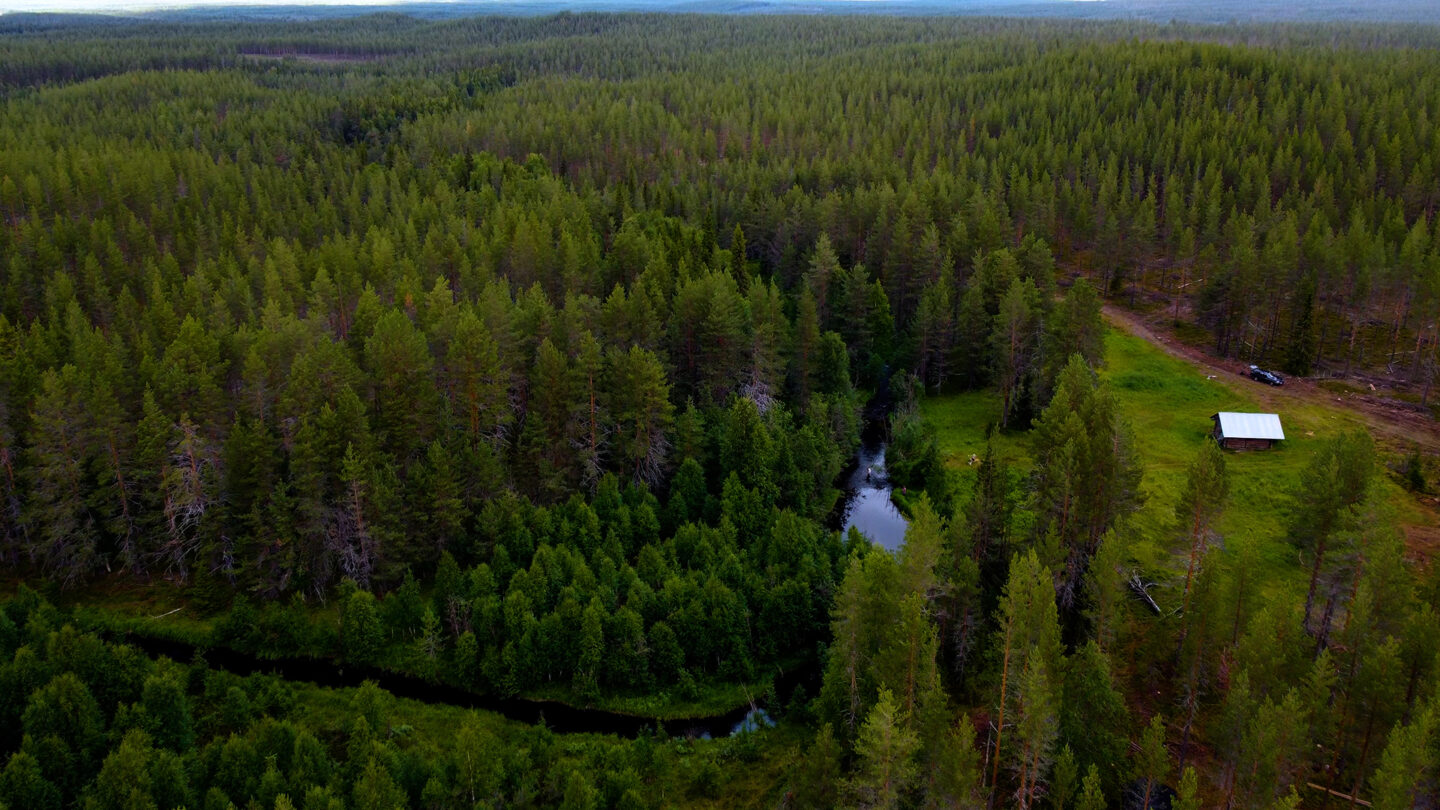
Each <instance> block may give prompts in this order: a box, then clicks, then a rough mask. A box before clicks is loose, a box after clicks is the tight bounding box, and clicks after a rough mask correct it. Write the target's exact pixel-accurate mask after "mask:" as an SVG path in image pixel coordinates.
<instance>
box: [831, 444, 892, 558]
mask: <svg viewBox="0 0 1440 810" xmlns="http://www.w3.org/2000/svg"><path fill="white" fill-rule="evenodd" d="M893 489H894V487H892V486H891V485H890V479H889V477H888V476H887V475H886V474H885V442H883V441H880V440H879V439H878V438H876V439H873V440H867V441H866V442H865V443H864V444H862V445H861V447H860V451H859V452H858V453H857V454H856V456H855V469H854V470H853V471H851V473H850V476H849V478H848V479H846V481H845V500H844V501H842V503H841V506H840V518H841V519H840V521H837V522H838V523H840V529H841V530H842V531H846V532H848V531H850V529H851V527H854V528H856V529H859V530H860V533H861V534H863V535H865V536H866V537H868V538H870V541H871V542H872V543H875V544H876V545H879V546H882V547H884V548H885V549H887V550H889V551H898V550H899V549H900V546H901V545H903V544H904V543H905V529H906V527H908V526H909V525H910V521H908V520H906V519H905V516H904V515H902V514H900V510H899V509H897V508H896V507H895V503H894V502H893V501H891V500H890V492H891V490H893Z"/></svg>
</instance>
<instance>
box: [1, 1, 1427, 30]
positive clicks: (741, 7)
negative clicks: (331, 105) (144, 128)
mask: <svg viewBox="0 0 1440 810" xmlns="http://www.w3.org/2000/svg"><path fill="white" fill-rule="evenodd" d="M309 9H313V11H307V10H309ZM347 9H354V13H355V15H358V14H371V13H376V12H378V11H387V10H388V11H395V12H399V13H409V14H413V15H414V16H416V17H422V18H431V19H444V18H454V17H461V16H472V15H483V14H500V15H507V16H513V15H520V16H534V15H544V14H555V13H560V12H565V11H585V12H602V11H608V12H646V11H648V12H686V13H712V14H738V15H753V14H831V13H833V14H855V13H859V14H888V13H893V14H897V15H916V14H922V15H941V16H949V15H977V14H980V15H996V16H1014V17H1050V18H1074V19H1091V20H1102V19H1130V20H1147V21H1150V22H1156V23H1168V22H1189V23H1208V24H1224V23H1268V22H1300V23H1324V22H1359V23H1404V24H1431V25H1434V24H1440V3H1437V2H1434V0H1374V1H1373V2H1368V3H1354V2H1350V0H1308V1H1307V2H1300V3H1297V2H1294V1H1293V0H300V1H298V2H297V0H0V18H3V17H4V16H6V15H7V14H12V13H18V14H27V13H39V14H66V13H71V14H77V15H113V16H117V17H144V18H148V19H158V20H166V19H171V20H173V19H188V20H211V19H224V18H227V17H230V16H234V17H235V18H251V19H261V20H264V19H270V20H286V19H312V18H314V19H319V18H338V17H345V16H354V15H351V14H347ZM227 10H233V15H232V14H230V13H228V12H227Z"/></svg>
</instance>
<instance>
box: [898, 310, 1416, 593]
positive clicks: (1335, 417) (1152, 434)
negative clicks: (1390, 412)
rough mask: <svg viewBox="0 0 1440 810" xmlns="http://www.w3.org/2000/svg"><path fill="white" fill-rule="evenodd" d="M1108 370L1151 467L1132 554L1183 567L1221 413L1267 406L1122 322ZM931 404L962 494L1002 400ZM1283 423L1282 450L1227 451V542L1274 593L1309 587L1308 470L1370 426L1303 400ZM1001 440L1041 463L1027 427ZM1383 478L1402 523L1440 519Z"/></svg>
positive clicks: (1019, 455) (925, 408) (984, 395)
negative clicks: (1252, 554)
mask: <svg viewBox="0 0 1440 810" xmlns="http://www.w3.org/2000/svg"><path fill="white" fill-rule="evenodd" d="M1100 373H1101V376H1102V377H1103V378H1104V379H1105V380H1106V381H1108V382H1109V384H1110V386H1111V389H1112V390H1113V391H1114V393H1115V395H1116V397H1117V399H1118V401H1119V403H1120V408H1121V411H1122V413H1123V414H1124V416H1125V418H1126V419H1127V420H1128V421H1129V422H1130V425H1131V426H1132V428H1133V430H1134V434H1135V442H1136V446H1137V448H1138V450H1139V453H1140V457H1141V459H1142V463H1143V465H1144V469H1145V475H1144V479H1143V481H1142V484H1141V487H1142V489H1143V491H1144V494H1145V504H1144V506H1143V507H1142V508H1141V509H1140V511H1139V513H1138V514H1137V515H1136V516H1135V518H1134V522H1133V527H1134V532H1133V541H1132V543H1131V546H1130V551H1131V555H1132V556H1133V558H1134V561H1135V562H1136V563H1137V564H1138V565H1139V566H1140V567H1142V568H1143V569H1144V570H1147V571H1151V572H1160V571H1164V570H1170V571H1179V570H1180V566H1181V564H1182V560H1181V557H1180V551H1181V549H1180V544H1179V543H1178V542H1177V538H1176V537H1175V534H1176V532H1175V530H1174V528H1173V526H1174V521H1175V518H1174V511H1175V503H1176V501H1177V500H1178V499H1179V494H1180V490H1181V488H1182V487H1183V486H1184V483H1185V474H1186V469H1187V467H1188V466H1189V464H1190V462H1191V460H1192V459H1193V458H1194V457H1195V454H1196V453H1197V452H1198V451H1199V449H1200V447H1201V445H1202V444H1203V443H1204V442H1206V441H1209V434H1210V429H1211V426H1212V422H1211V421H1210V416H1211V414H1214V413H1216V412H1217V411H1263V410H1266V409H1264V408H1262V407H1260V406H1259V405H1258V404H1257V403H1256V401H1255V400H1254V399H1253V398H1251V397H1250V396H1248V395H1247V392H1246V388H1247V387H1248V386H1251V385H1255V384H1256V383H1251V382H1249V381H1248V380H1245V379H1243V378H1240V377H1238V376H1237V377H1235V378H1234V379H1209V378H1208V373H1209V372H1207V371H1205V370H1202V369H1201V368H1199V367H1197V366H1195V365H1193V364H1191V363H1188V362H1186V361H1184V360H1181V359H1178V358H1175V357H1172V356H1170V355H1168V354H1166V353H1165V352H1164V351H1163V350H1161V349H1160V348H1158V347H1156V346H1154V345H1152V344H1151V343H1149V342H1148V341H1146V340H1145V339H1143V338H1140V337H1136V336H1134V335H1130V334H1128V333H1125V332H1121V331H1118V330H1114V329H1112V330H1109V331H1108V332H1107V334H1106V338H1105V367H1104V368H1103V369H1102V370H1101V372H1100ZM921 410H922V414H923V416H924V418H925V419H926V420H927V421H928V422H929V423H930V424H932V425H933V426H934V427H935V428H936V432H937V434H938V441H939V446H940V450H941V453H942V455H943V456H944V458H945V461H946V465H947V466H948V467H949V468H950V469H952V470H955V471H957V474H958V475H959V477H960V478H961V491H962V492H968V489H969V481H970V480H971V479H972V478H973V473H972V472H971V469H970V466H969V464H968V463H967V462H968V459H969V457H970V454H971V453H976V454H979V453H981V452H983V451H984V447H985V428H986V426H987V425H990V424H994V423H995V422H996V421H997V419H998V418H999V413H1000V401H999V398H998V397H997V395H996V394H994V393H993V392H989V391H982V392H970V393H964V394H957V395H952V396H942V397H932V398H928V399H926V400H925V401H924V402H923V403H922V406H921ZM1280 420H1281V424H1282V425H1283V427H1284V429H1285V436H1286V440H1285V441H1284V442H1282V443H1281V444H1280V445H1279V446H1277V447H1276V448H1275V449H1273V450H1269V451H1264V452H1249V453H1227V454H1226V465H1227V470H1228V471H1229V474H1230V500H1229V503H1228V505H1227V507H1226V510H1225V514H1224V517H1223V519H1222V520H1221V524H1220V531H1221V534H1222V536H1223V538H1224V542H1225V544H1226V545H1227V546H1230V547H1235V546H1238V545H1239V544H1251V545H1253V546H1254V547H1255V549H1256V551H1257V552H1258V557H1259V560H1260V562H1261V564H1263V565H1264V567H1265V571H1264V581H1265V582H1266V583H1267V590H1269V591H1270V592H1271V593H1272V594H1273V593H1275V592H1276V591H1277V590H1278V589H1284V588H1295V587H1300V586H1302V585H1303V579H1304V572H1303V571H1302V570H1301V566H1300V562H1299V560H1298V558H1297V556H1296V552H1295V549H1294V547H1293V546H1292V545H1291V544H1290V543H1289V542H1287V541H1286V539H1285V526H1286V524H1287V521H1288V515H1289V513H1290V510H1291V508H1292V506H1291V505H1292V502H1293V494H1292V493H1294V491H1295V489H1296V487H1297V484H1298V481H1299V475H1300V471H1301V470H1302V469H1304V467H1305V465H1306V464H1307V463H1308V462H1309V460H1310V457H1311V455H1312V454H1313V452H1314V449H1315V447H1316V445H1317V443H1318V442H1319V441H1321V440H1322V439H1324V438H1326V437H1331V436H1336V435H1339V434H1340V433H1342V432H1345V431H1347V430H1356V429H1361V428H1362V427H1363V423H1362V422H1361V421H1360V420H1359V419H1358V418H1357V417H1356V416H1354V415H1353V414H1351V413H1349V412H1347V411H1345V410H1342V409H1339V408H1329V407H1325V406H1323V405H1317V404H1312V403H1305V402H1298V401H1297V402H1296V403H1295V404H1294V405H1293V406H1290V407H1287V408H1286V410H1285V411H1284V412H1282V413H1280ZM998 447H999V449H1000V452H1001V454H1002V456H1004V457H1005V458H1006V459H1007V460H1008V461H1009V462H1010V463H1012V464H1014V465H1015V466H1016V467H1017V468H1019V469H1021V470H1024V471H1026V472H1028V471H1029V469H1030V467H1031V466H1032V460H1031V456H1030V452H1031V449H1030V437H1029V434H1028V433H1027V432H1010V433H1005V434H1001V436H1000V439H999V443H998ZM1382 485H1383V486H1386V487H1387V488H1389V490H1390V491H1391V496H1392V498H1391V499H1392V501H1393V503H1394V506H1395V509H1396V514H1397V515H1398V516H1399V517H1400V519H1401V520H1409V521H1413V522H1429V520H1431V519H1432V518H1431V517H1430V516H1428V515H1427V514H1426V513H1424V512H1423V510H1422V508H1421V507H1420V506H1419V505H1418V504H1417V503H1416V502H1415V500H1414V499H1413V498H1412V497H1411V496H1410V495H1409V494H1408V493H1406V492H1405V491H1403V490H1401V489H1400V488H1399V487H1398V486H1396V485H1395V484H1394V483H1393V482H1391V481H1389V479H1388V478H1386V480H1385V481H1384V483H1383V484H1382Z"/></svg>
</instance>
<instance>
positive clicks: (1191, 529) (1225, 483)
mask: <svg viewBox="0 0 1440 810" xmlns="http://www.w3.org/2000/svg"><path fill="white" fill-rule="evenodd" d="M1229 494H1230V479H1229V477H1228V476H1227V475H1226V473H1225V456H1224V454H1223V453H1221V451H1220V446H1219V445H1218V444H1216V443H1215V442H1209V441H1207V442H1204V443H1203V444H1202V445H1201V446H1200V454H1199V455H1198V456H1196V457H1195V461H1193V462H1191V464H1190V470H1189V474H1188V476H1187V477H1186V480H1185V488H1184V489H1183V490H1181V492H1180V501H1179V503H1177V504H1176V505H1175V518H1176V521H1177V522H1178V523H1179V526H1180V530H1181V533H1182V535H1183V536H1184V537H1185V539H1186V541H1187V542H1186V545H1187V546H1188V547H1189V558H1190V559H1189V563H1188V564H1187V566H1186V569H1185V597H1184V604H1183V607H1182V611H1183V612H1184V613H1185V614H1186V615H1188V614H1189V611H1190V586H1191V583H1192V582H1193V581H1194V578H1195V571H1196V566H1197V565H1198V564H1199V562H1200V560H1202V559H1203V558H1204V557H1205V551H1206V548H1207V547H1208V546H1209V544H1210V543H1211V542H1213V538H1214V531H1215V524H1216V523H1217V522H1218V521H1219V519H1220V513H1221V512H1222V511H1223V510H1224V508H1225V501H1226V499H1227V498H1228V497H1229ZM1187 622H1188V619H1187ZM1187 628H1188V623H1187Z"/></svg>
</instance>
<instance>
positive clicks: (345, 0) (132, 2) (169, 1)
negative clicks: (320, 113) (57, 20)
mask: <svg viewBox="0 0 1440 810" xmlns="http://www.w3.org/2000/svg"><path fill="white" fill-rule="evenodd" d="M434 1H435V0H427V2H434ZM404 2H405V0H0V13H4V12H6V11H153V10H155V9H160V8H203V7H209V8H215V7H218V6H398V5H402V4H404ZM441 2H444V0H441Z"/></svg>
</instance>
